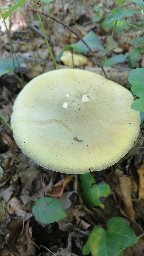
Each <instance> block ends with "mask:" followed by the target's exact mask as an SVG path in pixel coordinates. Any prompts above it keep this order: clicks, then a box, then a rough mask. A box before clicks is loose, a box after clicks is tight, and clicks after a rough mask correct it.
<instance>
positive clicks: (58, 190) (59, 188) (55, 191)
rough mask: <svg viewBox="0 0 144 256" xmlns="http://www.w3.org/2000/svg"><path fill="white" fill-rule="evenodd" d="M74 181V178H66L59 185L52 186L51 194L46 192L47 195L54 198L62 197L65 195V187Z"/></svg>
mask: <svg viewBox="0 0 144 256" xmlns="http://www.w3.org/2000/svg"><path fill="white" fill-rule="evenodd" d="M72 179H73V177H72V176H66V177H65V178H64V179H62V180H60V181H59V182H58V183H56V184H55V185H53V186H52V188H51V192H49V191H46V192H45V195H46V196H52V197H61V196H62V195H63V191H64V189H65V187H66V186H67V185H68V184H69V183H70V182H71V180H72Z"/></svg>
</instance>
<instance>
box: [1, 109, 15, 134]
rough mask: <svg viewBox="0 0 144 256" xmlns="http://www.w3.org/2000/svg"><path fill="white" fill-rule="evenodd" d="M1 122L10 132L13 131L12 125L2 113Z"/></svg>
mask: <svg viewBox="0 0 144 256" xmlns="http://www.w3.org/2000/svg"><path fill="white" fill-rule="evenodd" d="M0 123H2V124H3V125H4V126H5V128H6V129H7V130H8V131H9V132H10V133H12V129H11V127H10V125H9V124H8V123H7V122H6V121H5V118H4V117H3V116H2V114H1V113H0Z"/></svg>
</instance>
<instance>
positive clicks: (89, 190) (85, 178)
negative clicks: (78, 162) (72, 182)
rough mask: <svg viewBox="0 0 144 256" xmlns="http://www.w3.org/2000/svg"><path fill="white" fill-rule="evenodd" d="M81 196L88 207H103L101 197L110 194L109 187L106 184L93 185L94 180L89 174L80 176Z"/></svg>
mask: <svg viewBox="0 0 144 256" xmlns="http://www.w3.org/2000/svg"><path fill="white" fill-rule="evenodd" d="M80 181H81V187H82V195H83V198H84V201H85V203H86V204H87V205H88V206H89V207H94V206H99V207H101V208H103V207H104V205H103V204H102V202H101V201H100V198H101V197H107V196H108V195H109V194H110V187H109V185H108V184H107V183H104V182H102V183H99V184H95V179H94V177H93V176H92V175H91V174H90V173H86V174H81V175H80Z"/></svg>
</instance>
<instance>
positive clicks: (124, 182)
mask: <svg viewBox="0 0 144 256" xmlns="http://www.w3.org/2000/svg"><path fill="white" fill-rule="evenodd" d="M119 185H120V194H121V197H122V200H123V203H124V211H125V213H126V214H127V216H128V218H129V219H130V220H132V221H133V220H134V219H135V211H134V208H133V204H132V198H131V179H130V177H128V176H125V175H122V176H119Z"/></svg>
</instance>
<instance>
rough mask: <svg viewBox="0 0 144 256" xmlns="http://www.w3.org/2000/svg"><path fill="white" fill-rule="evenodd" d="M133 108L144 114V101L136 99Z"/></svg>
mask: <svg viewBox="0 0 144 256" xmlns="http://www.w3.org/2000/svg"><path fill="white" fill-rule="evenodd" d="M131 107H132V108H133V109H134V110H136V111H141V112H144V99H142V98H140V99H136V100H135V101H134V102H133V103H132V105H131Z"/></svg>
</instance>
